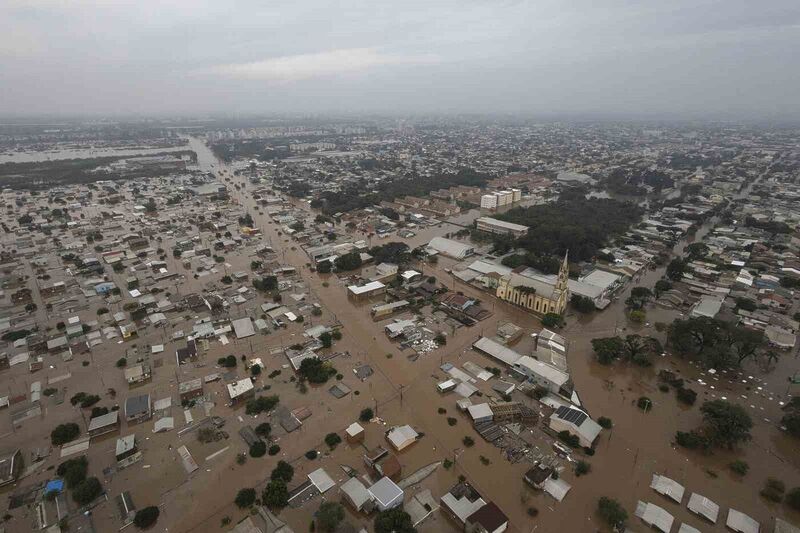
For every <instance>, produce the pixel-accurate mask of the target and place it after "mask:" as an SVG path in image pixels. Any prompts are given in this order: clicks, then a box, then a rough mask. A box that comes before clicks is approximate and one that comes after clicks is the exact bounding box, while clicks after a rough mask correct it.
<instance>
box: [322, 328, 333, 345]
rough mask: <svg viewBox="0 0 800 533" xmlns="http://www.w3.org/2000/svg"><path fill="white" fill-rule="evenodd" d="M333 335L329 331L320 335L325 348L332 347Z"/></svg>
mask: <svg viewBox="0 0 800 533" xmlns="http://www.w3.org/2000/svg"><path fill="white" fill-rule="evenodd" d="M331 339H332V337H331V334H330V332H329V331H325V332H324V333H322V334H321V335H320V336H319V340H320V342H322V347H323V348H330V347H331V344H332V340H331Z"/></svg>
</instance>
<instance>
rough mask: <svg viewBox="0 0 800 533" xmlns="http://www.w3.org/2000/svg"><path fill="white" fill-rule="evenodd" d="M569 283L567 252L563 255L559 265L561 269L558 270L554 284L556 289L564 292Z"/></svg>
mask: <svg viewBox="0 0 800 533" xmlns="http://www.w3.org/2000/svg"><path fill="white" fill-rule="evenodd" d="M568 283H569V250H567V251H566V253H564V261H563V262H562V263H561V268H559V269H558V281H557V282H556V289H559V290H561V291H566V290H567V287H568Z"/></svg>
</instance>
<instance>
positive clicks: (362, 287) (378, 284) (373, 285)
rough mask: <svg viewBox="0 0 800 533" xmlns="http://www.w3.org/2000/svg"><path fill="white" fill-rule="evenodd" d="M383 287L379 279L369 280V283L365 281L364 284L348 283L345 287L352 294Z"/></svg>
mask: <svg viewBox="0 0 800 533" xmlns="http://www.w3.org/2000/svg"><path fill="white" fill-rule="evenodd" d="M383 287H385V285H384V284H383V283H381V282H380V281H370V282H369V283H365V284H364V285H350V286H349V287H347V290H349V291H350V292H352V293H353V294H364V293H368V292H372V291H377V290H378V289H382V288H383Z"/></svg>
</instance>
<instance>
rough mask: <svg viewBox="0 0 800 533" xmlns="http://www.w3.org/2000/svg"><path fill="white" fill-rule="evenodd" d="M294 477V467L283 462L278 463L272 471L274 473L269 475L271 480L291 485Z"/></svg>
mask: <svg viewBox="0 0 800 533" xmlns="http://www.w3.org/2000/svg"><path fill="white" fill-rule="evenodd" d="M292 477H294V468H293V467H292V465H290V464H289V463H287V462H286V461H282V460H281V461H278V464H277V465H275V468H273V469H272V473H271V474H270V475H269V478H270V479H271V480H273V481H275V480H280V481H283V482H284V483H289V482H290V481H291V480H292Z"/></svg>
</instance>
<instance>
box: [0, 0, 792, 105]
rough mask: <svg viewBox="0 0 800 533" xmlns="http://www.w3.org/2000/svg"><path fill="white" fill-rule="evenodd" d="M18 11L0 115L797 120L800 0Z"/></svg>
mask: <svg viewBox="0 0 800 533" xmlns="http://www.w3.org/2000/svg"><path fill="white" fill-rule="evenodd" d="M562 4H563V3H562V2H557V1H536V2H513V1H508V2H503V1H499V2H498V1H478V0H471V1H466V2H454V1H448V2H422V1H419V0H411V1H407V2H401V3H393V4H387V5H379V4H376V3H374V2H370V3H367V2H341V3H327V2H306V3H302V4H301V3H297V4H292V5H288V4H287V5H281V6H275V7H264V6H262V5H260V3H258V2H253V1H244V2H230V3H224V2H208V1H198V2H186V1H182V0H173V1H167V2H158V3H155V2H139V3H136V4H134V5H105V4H98V3H96V2H91V1H88V0H76V1H72V2H69V1H65V2H62V1H58V0H44V1H42V2H37V3H35V4H34V3H31V2H26V1H23V0H9V1H6V2H4V3H3V4H2V5H0V72H2V73H3V81H2V83H0V116H14V117H19V116H44V115H51V116H79V115H92V116H102V115H112V116H142V115H145V116H150V115H169V116H186V115H198V114H199V115H226V116H231V115H235V114H251V113H253V114H270V113H309V114H354V113H377V114H390V115H395V114H408V113H412V114H413V113H417V114H419V113H441V114H462V113H469V114H478V115H482V114H498V115H508V114H519V115H524V116H531V117H532V118H536V117H558V116H565V117H574V118H578V117H586V118H589V119H591V118H592V117H594V118H598V117H604V118H608V119H614V118H621V119H637V118H638V119H651V120H664V119H667V120H691V119H718V120H757V121H761V120H763V121H772V120H778V121H797V120H798V119H800V100H799V99H798V98H797V97H796V95H797V94H800V58H798V54H797V53H796V51H797V50H798V49H800V3H798V2H790V1H788V0H779V1H773V2H769V3H767V4H756V3H753V2H748V1H740V0H734V1H708V0H706V1H703V0H700V1H691V2H690V1H687V0H677V1H675V2H670V3H663V4H662V3H658V4H655V3H652V4H651V3H644V2H632V1H626V0H616V1H609V2H605V3H604V5H602V6H598V5H597V3H596V2H590V1H588V0H580V1H578V2H574V3H572V4H571V5H569V6H566V5H562Z"/></svg>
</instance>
